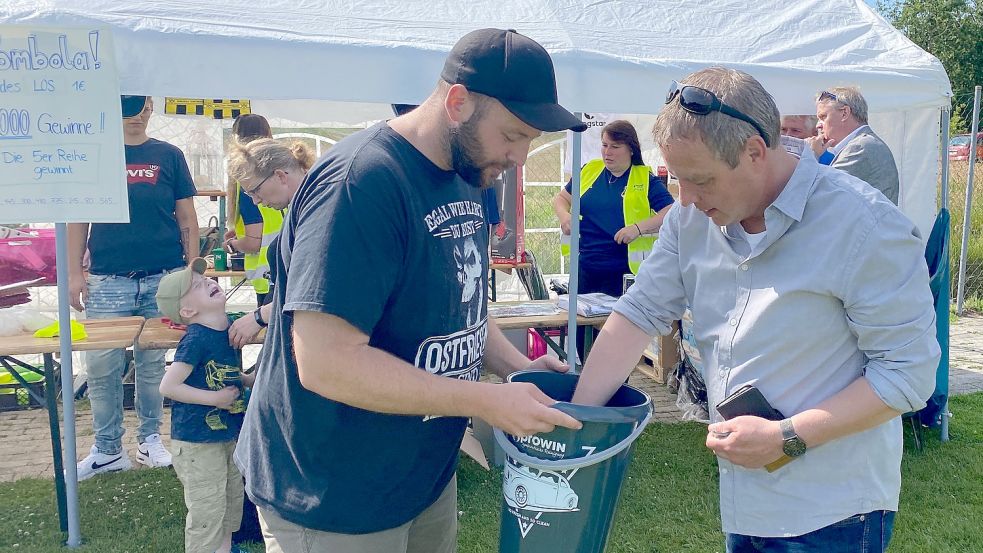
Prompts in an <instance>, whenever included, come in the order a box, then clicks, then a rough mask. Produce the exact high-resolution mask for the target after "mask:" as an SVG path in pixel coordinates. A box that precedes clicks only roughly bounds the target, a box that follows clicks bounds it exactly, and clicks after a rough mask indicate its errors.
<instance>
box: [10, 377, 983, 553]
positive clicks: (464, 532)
mask: <svg viewBox="0 0 983 553" xmlns="http://www.w3.org/2000/svg"><path fill="white" fill-rule="evenodd" d="M951 409H952V411H953V413H954V417H953V419H952V426H951V438H952V441H951V442H949V443H947V444H942V443H940V442H939V441H938V439H937V437H936V434H935V433H934V432H929V433H928V435H927V436H926V440H925V441H926V445H925V448H924V450H922V451H917V450H915V449H914V448H912V447H911V444H912V440H911V436H910V435H907V436H906V441H905V444H906V452H905V458H904V462H903V465H902V471H903V478H904V484H903V490H902V493H901V511H900V513H899V515H898V519H897V523H896V529H895V534H894V540H893V542H892V546H891V549H890V550H891V553H927V552H931V553H971V552H981V551H983V527H981V525H980V521H981V520H983V394H974V395H969V396H959V397H954V398H952V402H951ZM705 432H706V429H705V427H704V426H702V425H700V424H697V423H680V424H653V425H652V426H651V427H650V428H649V429H648V430H647V431H646V432H645V434H644V435H643V436H642V438H641V439H640V440H639V442H638V446H637V449H636V451H635V457H634V461H633V463H632V466H631V470H630V471H629V476H628V481H627V483H626V484H625V488H624V490H625V491H624V493H623V496H622V499H621V504H620V507H619V511H618V514H617V517H616V520H615V525H614V528H613V530H612V532H611V538H610V541H609V544H608V548H607V552H608V553H654V552H668V553H676V552H689V551H694V552H722V551H723V538H722V535H721V533H720V531H719V518H718V517H719V514H718V513H719V511H718V508H717V482H716V468H715V464H714V461H713V457H712V456H711V455H710V454H709V453H708V452H707V450H706V449H705V448H704V446H703V440H704V437H705ZM458 474H459V479H460V480H459V485H460V495H459V510H460V512H461V531H460V544H459V551H460V552H461V553H494V552H496V551H498V534H499V529H498V526H499V521H500V515H499V511H500V509H501V472H500V471H496V470H493V471H485V470H483V469H481V468H480V467H478V466H477V465H476V464H475V463H474V462H472V461H470V460H467V459H464V460H462V462H461V468H460V470H459V472H458ZM0 510H2V512H3V526H2V528H3V530H2V531H0V551H2V552H5V553H6V552H17V551H23V552H30V553H55V552H61V551H65V550H64V549H63V548H61V547H60V546H59V543H60V541H61V540H62V539H63V536H62V535H61V533H60V532H59V531H58V519H57V514H56V511H55V500H54V492H53V487H52V482H51V481H50V480H20V481H17V482H14V483H8V484H0ZM81 512H82V534H83V537H84V539H85V543H84V544H83V546H82V547H81V548H79V549H77V551H80V552H86V553H89V552H92V553H95V552H99V553H137V552H140V553H154V552H160V553H173V552H177V551H181V550H182V547H183V525H184V503H183V500H182V495H181V485H180V483H179V482H178V481H177V478H175V476H174V473H173V472H172V471H170V470H167V469H155V470H138V471H131V472H128V473H121V474H115V475H105V476H99V477H96V478H93V479H91V480H88V481H85V482H82V483H81ZM250 551H253V552H260V551H263V547H262V545H259V544H255V545H253V546H251V547H250ZM550 553H553V552H550ZM556 553H562V552H556Z"/></svg>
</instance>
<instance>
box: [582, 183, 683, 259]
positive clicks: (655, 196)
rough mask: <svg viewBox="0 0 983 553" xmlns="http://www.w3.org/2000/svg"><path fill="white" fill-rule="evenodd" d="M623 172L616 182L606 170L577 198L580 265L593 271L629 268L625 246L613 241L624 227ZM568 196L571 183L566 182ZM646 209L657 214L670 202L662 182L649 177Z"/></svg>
mask: <svg viewBox="0 0 983 553" xmlns="http://www.w3.org/2000/svg"><path fill="white" fill-rule="evenodd" d="M630 173H631V171H625V172H624V174H622V175H621V176H620V177H618V178H614V175H613V174H612V173H611V172H610V171H608V170H607V168H605V169H604V170H603V171H601V174H600V175H599V176H598V177H597V180H595V181H594V184H593V185H591V187H590V189H589V190H588V191H587V193H586V194H584V195H583V196H581V198H580V214H581V216H582V217H583V218H582V219H581V221H580V263H581V264H582V265H583V266H584V267H585V268H587V269H593V270H595V271H605V270H611V271H621V270H623V269H624V267H625V266H627V265H628V246H627V245H626V244H619V243H617V242H615V241H614V235H615V234H617V233H618V231H619V230H621V229H622V228H624V226H625V211H624V205H623V198H624V195H625V188H626V187H627V186H628V175H629V174H630ZM565 190H566V191H567V192H570V190H571V181H567V185H566V187H565ZM648 198H649V207H650V208H652V210H653V211H655V212H658V211H660V210H662V208H664V207H666V206H667V205H671V204H672V202H673V199H672V195H671V194H669V191H668V190H666V187H665V184H664V183H663V182H662V179H660V178H659V177H657V176H655V175H653V174H651V173H649V191H648Z"/></svg>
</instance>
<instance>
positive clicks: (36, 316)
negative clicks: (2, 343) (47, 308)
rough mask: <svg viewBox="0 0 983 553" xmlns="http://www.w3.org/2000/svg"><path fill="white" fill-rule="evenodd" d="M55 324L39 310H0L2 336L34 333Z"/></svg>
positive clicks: (0, 333) (0, 334) (53, 320)
mask: <svg viewBox="0 0 983 553" xmlns="http://www.w3.org/2000/svg"><path fill="white" fill-rule="evenodd" d="M53 322H55V319H53V318H51V317H49V316H47V315H45V314H44V313H41V312H40V311H38V310H37V309H24V308H19V307H18V308H10V309H0V336H15V335H17V334H24V333H32V332H35V331H36V330H38V329H40V328H44V327H46V326H48V325H50V324H52V323H53Z"/></svg>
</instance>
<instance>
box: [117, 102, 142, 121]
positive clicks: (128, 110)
mask: <svg viewBox="0 0 983 553" xmlns="http://www.w3.org/2000/svg"><path fill="white" fill-rule="evenodd" d="M119 100H120V103H121V104H123V118H124V119H125V118H127V117H136V116H137V115H140V112H141V111H143V108H145V107H146V106H147V97H146V96H120V97H119Z"/></svg>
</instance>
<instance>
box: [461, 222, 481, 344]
mask: <svg viewBox="0 0 983 553" xmlns="http://www.w3.org/2000/svg"><path fill="white" fill-rule="evenodd" d="M454 263H455V265H456V266H457V283H458V284H460V285H461V303H463V304H467V324H468V325H469V326H470V325H473V324H475V323H477V322H478V318H479V316H480V314H481V300H482V298H483V297H484V296H483V295H482V294H483V291H482V285H481V252H479V251H478V246H477V244H475V242H474V238H468V239H467V240H465V241H464V242H463V245H462V244H457V245H455V246H454Z"/></svg>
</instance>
